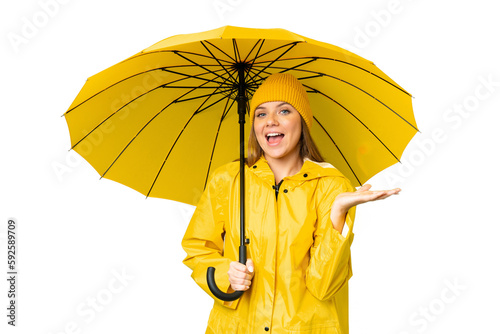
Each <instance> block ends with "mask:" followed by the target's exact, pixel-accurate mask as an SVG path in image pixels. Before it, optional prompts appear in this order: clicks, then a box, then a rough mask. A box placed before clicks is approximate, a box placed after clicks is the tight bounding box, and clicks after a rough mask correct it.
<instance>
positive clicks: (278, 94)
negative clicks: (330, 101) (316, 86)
mask: <svg viewBox="0 0 500 334" xmlns="http://www.w3.org/2000/svg"><path fill="white" fill-rule="evenodd" d="M275 101H283V102H286V103H289V104H291V105H292V106H293V107H294V108H295V109H297V111H298V112H299V114H300V115H301V116H302V118H303V119H304V121H305V123H306V124H307V127H308V128H309V130H311V126H312V123H313V115H312V111H311V106H310V105H309V99H308V97H307V92H306V89H305V88H304V86H302V84H301V83H300V81H299V80H298V79H297V78H295V77H294V76H293V75H291V74H288V73H275V74H273V75H271V76H269V77H267V78H266V80H264V82H263V83H262V84H261V85H260V87H259V88H258V89H257V90H256V91H255V93H254V94H253V97H252V101H251V102H250V125H252V123H253V118H254V114H255V109H256V108H257V107H258V106H259V105H261V104H262V103H265V102H275Z"/></svg>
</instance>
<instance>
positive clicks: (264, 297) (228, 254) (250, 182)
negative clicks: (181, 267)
mask: <svg viewBox="0 0 500 334" xmlns="http://www.w3.org/2000/svg"><path fill="white" fill-rule="evenodd" d="M245 168H246V172H245V175H246V189H247V191H246V199H245V200H246V222H247V224H246V231H245V235H246V237H247V238H249V239H250V243H249V244H248V246H247V248H248V258H251V259H252V260H253V262H254V264H255V275H254V278H253V280H252V285H251V287H250V289H249V290H248V291H246V292H245V293H244V294H243V296H242V297H241V298H240V299H238V300H236V301H233V302H223V301H220V300H218V299H216V298H214V307H213V309H212V311H211V313H210V317H209V321H208V327H207V331H206V333H231V334H234V333H287V334H288V333H290V334H291V333H294V334H295V333H310V334H320V333H342V334H347V333H348V332H349V329H348V280H349V278H350V277H351V276H352V268H351V257H350V246H351V243H352V240H353V237H354V235H353V233H352V227H353V222H354V214H355V208H352V209H351V210H349V212H348V214H347V216H346V224H347V225H346V226H345V227H344V229H347V228H348V233H347V234H346V236H345V237H344V236H342V235H341V234H340V233H339V232H338V231H337V230H335V229H334V228H333V226H332V223H331V219H330V211H331V206H332V203H333V201H334V199H335V197H336V196H337V195H338V194H340V193H342V192H347V191H354V188H353V187H352V185H351V183H350V182H349V180H348V179H347V178H345V177H344V176H343V175H342V174H341V173H340V172H339V171H338V170H337V169H336V168H334V167H333V166H331V165H329V164H327V163H316V162H312V161H310V160H305V162H304V165H303V166H302V169H301V171H300V172H299V173H298V174H296V175H294V176H291V177H285V178H284V179H283V183H282V184H281V187H280V189H279V194H278V196H277V198H276V197H275V190H274V189H273V188H272V187H273V185H274V184H275V179H274V175H273V173H272V171H271V169H270V168H269V166H268V164H267V162H266V160H265V159H263V158H261V159H260V160H259V161H258V162H257V163H256V164H255V165H254V166H251V167H248V166H246V167H245ZM239 212H240V211H239V162H233V163H229V164H227V165H224V166H222V167H220V168H219V169H217V170H216V171H215V172H214V175H213V177H212V178H211V181H210V182H209V184H208V186H207V188H206V190H205V192H204V193H203V195H202V197H201V199H200V202H199V204H198V206H197V208H196V211H195V212H194V214H193V217H192V219H191V222H190V224H189V227H188V229H187V231H186V234H185V236H184V238H183V241H182V246H183V248H184V250H185V251H186V253H187V257H186V258H185V260H184V263H185V264H186V265H187V266H188V267H190V268H191V269H192V270H193V273H192V277H193V279H194V280H195V281H196V283H197V284H198V285H199V286H200V287H201V288H202V289H203V290H205V291H206V292H207V293H208V294H210V295H212V294H211V292H210V290H209V288H208V285H207V281H206V272H207V268H208V267H209V266H213V267H215V268H216V272H215V279H216V282H217V285H218V286H219V288H220V289H221V290H223V291H228V289H229V287H230V283H229V279H228V275H227V272H228V270H229V263H230V262H231V261H235V260H236V259H237V258H238V246H239ZM212 297H213V295H212ZM266 327H267V329H268V330H267V331H266Z"/></svg>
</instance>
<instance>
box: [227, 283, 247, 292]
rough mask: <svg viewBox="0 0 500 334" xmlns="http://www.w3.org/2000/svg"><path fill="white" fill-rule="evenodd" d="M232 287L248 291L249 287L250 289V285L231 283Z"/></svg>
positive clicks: (235, 289)
mask: <svg viewBox="0 0 500 334" xmlns="http://www.w3.org/2000/svg"><path fill="white" fill-rule="evenodd" d="M231 288H232V289H233V290H234V291H247V290H248V289H250V285H241V284H231Z"/></svg>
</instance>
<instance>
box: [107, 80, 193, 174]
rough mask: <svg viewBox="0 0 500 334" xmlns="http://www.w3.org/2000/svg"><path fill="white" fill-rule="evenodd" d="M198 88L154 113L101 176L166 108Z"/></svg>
mask: <svg viewBox="0 0 500 334" xmlns="http://www.w3.org/2000/svg"><path fill="white" fill-rule="evenodd" d="M195 89H196V88H193V89H191V90H190V91H189V92H186V93H184V94H182V95H180V96H179V97H178V98H176V99H174V100H173V101H171V102H170V103H169V104H167V105H166V106H165V107H163V108H162V109H161V110H160V111H159V112H157V113H156V115H154V116H153V117H152V118H151V119H150V120H149V121H148V122H147V123H146V124H144V126H143V127H142V128H141V129H140V130H139V132H137V133H136V135H135V136H134V137H133V138H132V139H131V140H130V141H129V142H128V144H127V145H126V146H125V147H124V148H123V149H122V151H121V152H120V153H119V154H118V156H117V157H116V158H115V159H114V160H113V162H112V163H111V165H109V167H108V168H107V169H106V171H104V173H103V174H102V175H101V178H103V177H104V176H105V175H106V173H107V172H108V171H109V170H110V169H111V167H113V165H114V164H115V163H116V161H117V160H118V159H119V158H120V157H121V156H122V154H123V152H125V150H126V149H127V148H128V147H129V146H130V144H132V142H133V141H134V140H135V139H136V138H137V137H138V136H139V134H140V133H141V132H142V131H143V130H144V129H145V128H146V127H147V126H148V125H149V124H150V123H151V122H152V121H153V120H154V119H155V118H156V117H157V116H158V115H160V114H161V113H162V112H163V111H164V110H166V109H167V108H168V107H170V106H171V105H172V104H174V103H176V101H177V100H178V99H180V98H182V97H183V96H185V95H187V94H189V93H191V92H192V91H194V90H195Z"/></svg>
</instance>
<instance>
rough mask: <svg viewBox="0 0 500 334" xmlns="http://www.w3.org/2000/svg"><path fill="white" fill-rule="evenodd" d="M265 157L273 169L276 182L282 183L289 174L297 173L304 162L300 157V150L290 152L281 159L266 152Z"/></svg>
mask: <svg viewBox="0 0 500 334" xmlns="http://www.w3.org/2000/svg"><path fill="white" fill-rule="evenodd" d="M264 157H265V158H266V160H267V163H268V165H269V168H271V170H272V171H273V174H274V179H275V182H276V184H278V183H280V182H281V180H283V178H285V177H287V176H292V175H295V174H297V173H298V172H299V171H300V169H301V168H302V165H303V164H304V160H302V159H301V158H300V155H299V154H298V152H297V154H290V155H289V156H287V157H283V158H280V159H273V158H268V157H266V156H265V154H264Z"/></svg>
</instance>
